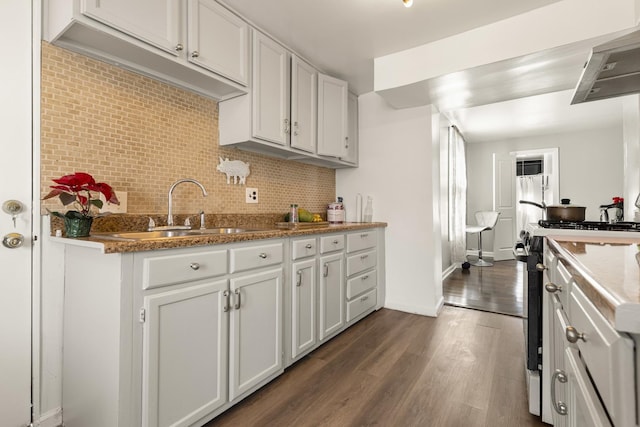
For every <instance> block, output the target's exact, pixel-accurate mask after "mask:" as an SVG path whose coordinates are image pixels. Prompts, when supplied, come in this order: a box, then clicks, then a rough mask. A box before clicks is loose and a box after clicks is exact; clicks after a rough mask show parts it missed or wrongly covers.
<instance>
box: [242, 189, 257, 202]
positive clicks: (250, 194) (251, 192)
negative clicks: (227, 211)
mask: <svg viewBox="0 0 640 427" xmlns="http://www.w3.org/2000/svg"><path fill="white" fill-rule="evenodd" d="M245 202H246V203H258V189H257V188H247V189H246V197H245Z"/></svg>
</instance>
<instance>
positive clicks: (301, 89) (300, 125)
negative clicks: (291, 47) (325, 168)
mask: <svg viewBox="0 0 640 427" xmlns="http://www.w3.org/2000/svg"><path fill="white" fill-rule="evenodd" d="M317 93H318V82H317V73H316V70H315V69H314V68H313V67H312V66H311V65H309V64H307V63H306V62H304V61H302V60H301V59H300V58H298V57H296V56H292V58H291V123H292V128H291V130H292V133H291V146H292V147H293V148H299V149H300V150H304V151H309V152H311V153H315V152H316V134H317V131H316V128H317V122H318V115H317V112H316V111H317V106H318V101H317Z"/></svg>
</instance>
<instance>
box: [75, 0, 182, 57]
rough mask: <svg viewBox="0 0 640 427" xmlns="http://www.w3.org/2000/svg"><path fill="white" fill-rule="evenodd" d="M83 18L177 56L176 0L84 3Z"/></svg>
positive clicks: (178, 25)
mask: <svg viewBox="0 0 640 427" xmlns="http://www.w3.org/2000/svg"><path fill="white" fill-rule="evenodd" d="M81 12H82V14H83V15H86V16H89V17H90V18H92V19H95V20H97V21H100V22H102V23H103V24H106V25H108V26H110V27H113V28H115V29H117V30H120V31H122V32H124V33H126V34H129V35H130V36H133V37H135V38H137V39H140V40H142V41H144V42H146V43H148V44H151V45H153V46H156V47H158V48H160V49H163V50H165V51H167V52H169V53H171V54H173V55H176V56H177V55H178V54H179V53H180V52H179V49H178V50H177V49H176V48H177V46H178V44H180V30H181V22H182V20H183V19H184V17H183V16H182V15H181V10H180V1H179V0H136V1H130V0H83V1H82V10H81Z"/></svg>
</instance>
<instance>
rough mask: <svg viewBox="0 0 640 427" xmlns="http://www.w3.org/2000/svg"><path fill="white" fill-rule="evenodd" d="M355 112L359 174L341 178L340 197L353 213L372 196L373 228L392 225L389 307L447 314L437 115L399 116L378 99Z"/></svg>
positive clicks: (414, 112)
mask: <svg viewBox="0 0 640 427" xmlns="http://www.w3.org/2000/svg"><path fill="white" fill-rule="evenodd" d="M358 105H359V115H358V121H359V144H360V145H359V150H360V166H359V167H358V168H357V169H344V170H339V171H337V173H336V191H337V194H338V195H342V196H343V197H344V198H345V202H346V203H347V204H348V205H347V209H348V211H349V206H352V207H355V198H356V194H357V193H361V194H362V195H363V197H364V198H365V199H366V196H367V195H371V196H372V197H373V207H374V209H373V220H374V221H384V222H387V223H388V227H387V229H386V255H387V258H386V267H387V271H386V285H387V289H386V301H385V307H388V308H392V309H397V310H402V311H407V312H412V313H419V314H424V315H430V316H435V315H437V312H438V310H439V308H440V307H441V306H442V279H441V277H442V261H441V257H442V255H441V238H440V224H439V216H440V215H439V203H438V197H434V194H437V193H438V192H439V185H440V183H439V168H438V161H437V159H439V155H440V154H439V145H440V144H439V140H438V139H439V137H438V138H436V139H435V140H434V135H433V134H434V133H435V135H436V136H437V135H438V129H437V127H438V126H436V129H434V128H433V126H432V114H433V113H434V111H433V109H432V107H430V106H427V107H418V108H408V109H403V110H394V109H392V108H391V107H389V106H388V105H387V104H386V103H385V101H384V100H383V99H382V98H381V97H380V96H379V95H377V94H375V93H368V94H365V95H362V96H360V97H359V100H358ZM437 116H438V115H437V113H436V117H437ZM434 159H436V161H435V162H434ZM434 164H435V166H434ZM350 210H351V212H353V209H350ZM434 212H435V214H434ZM348 215H349V214H348ZM435 230H437V231H435Z"/></svg>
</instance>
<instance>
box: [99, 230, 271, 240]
mask: <svg viewBox="0 0 640 427" xmlns="http://www.w3.org/2000/svg"><path fill="white" fill-rule="evenodd" d="M259 231H269V230H268V229H261V228H205V229H195V230H155V231H125V232H121V233H92V234H91V236H93V237H97V238H99V239H107V240H126V241H139V240H158V239H171V238H174V237H185V236H187V237H188V236H205V235H211V234H239V233H254V232H259Z"/></svg>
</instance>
